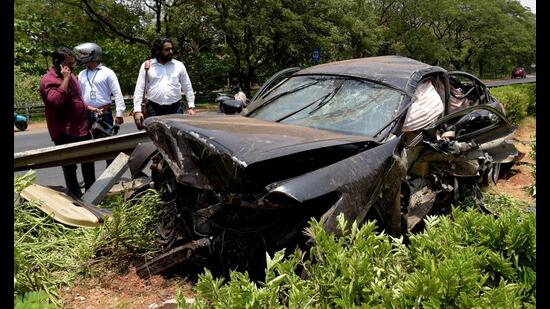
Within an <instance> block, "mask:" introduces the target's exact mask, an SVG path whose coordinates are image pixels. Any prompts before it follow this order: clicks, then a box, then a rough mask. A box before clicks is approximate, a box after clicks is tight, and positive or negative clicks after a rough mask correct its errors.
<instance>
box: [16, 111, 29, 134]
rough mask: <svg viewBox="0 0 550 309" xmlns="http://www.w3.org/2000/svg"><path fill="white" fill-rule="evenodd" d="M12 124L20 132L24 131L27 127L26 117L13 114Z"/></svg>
mask: <svg viewBox="0 0 550 309" xmlns="http://www.w3.org/2000/svg"><path fill="white" fill-rule="evenodd" d="M13 123H14V124H15V127H16V128H17V129H19V130H20V131H25V130H26V129H27V127H28V126H29V122H28V120H27V117H25V116H23V115H19V114H18V113H16V112H13Z"/></svg>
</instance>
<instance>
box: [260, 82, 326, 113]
mask: <svg viewBox="0 0 550 309" xmlns="http://www.w3.org/2000/svg"><path fill="white" fill-rule="evenodd" d="M317 83H319V81H318V80H314V81H312V82H310V83H307V84H305V85H301V86H299V87H296V88H293V89H290V90H287V91H284V92H281V93H279V94H277V95H275V96H274V97H272V98H270V99H269V100H267V101H265V102H263V103H262V104H260V105H259V106H258V107H256V109H254V111H253V112H252V114H255V113H257V112H258V111H259V110H260V109H261V108H262V107H264V106H265V105H267V104H269V103H271V102H273V101H275V100H277V99H278V98H280V97H282V96H285V95H288V94H291V93H294V92H298V91H300V90H302V89H306V88H308V87H310V86H313V85H315V84H317Z"/></svg>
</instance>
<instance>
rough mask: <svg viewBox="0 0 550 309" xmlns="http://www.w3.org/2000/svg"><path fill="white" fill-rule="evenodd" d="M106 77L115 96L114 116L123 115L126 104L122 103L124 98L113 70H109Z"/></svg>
mask: <svg viewBox="0 0 550 309" xmlns="http://www.w3.org/2000/svg"><path fill="white" fill-rule="evenodd" d="M109 73H110V74H109V77H108V82H109V89H111V93H112V94H113V96H114V97H115V105H116V117H124V111H125V110H126V105H125V104H124V98H123V97H122V90H120V84H119V83H118V78H117V77H116V74H115V72H113V71H110V72H109Z"/></svg>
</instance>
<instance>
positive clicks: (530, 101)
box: [491, 84, 536, 125]
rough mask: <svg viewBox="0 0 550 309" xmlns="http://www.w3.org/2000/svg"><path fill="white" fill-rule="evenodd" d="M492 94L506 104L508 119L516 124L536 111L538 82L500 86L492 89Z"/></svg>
mask: <svg viewBox="0 0 550 309" xmlns="http://www.w3.org/2000/svg"><path fill="white" fill-rule="evenodd" d="M491 94H492V95H493V96H494V97H495V98H496V99H497V100H498V101H499V102H501V103H502V105H504V109H505V110H506V115H507V116H508V119H510V121H511V122H512V123H513V124H515V125H518V124H519V123H520V122H521V120H523V118H525V116H527V115H528V114H534V113H535V104H536V84H525V85H512V86H506V87H498V88H494V89H491Z"/></svg>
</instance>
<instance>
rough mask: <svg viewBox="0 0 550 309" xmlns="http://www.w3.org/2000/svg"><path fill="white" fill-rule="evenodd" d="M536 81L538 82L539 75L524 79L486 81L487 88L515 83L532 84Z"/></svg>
mask: <svg viewBox="0 0 550 309" xmlns="http://www.w3.org/2000/svg"><path fill="white" fill-rule="evenodd" d="M536 82H537V77H527V78H522V79H507V80H499V81H494V82H489V83H486V84H485V86H487V88H494V87H502V86H510V85H515V84H531V83H536Z"/></svg>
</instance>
